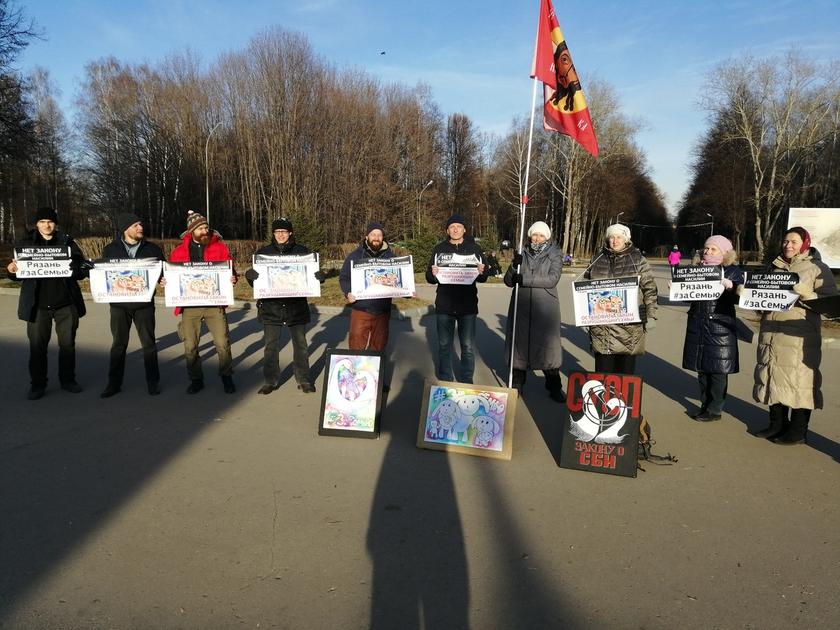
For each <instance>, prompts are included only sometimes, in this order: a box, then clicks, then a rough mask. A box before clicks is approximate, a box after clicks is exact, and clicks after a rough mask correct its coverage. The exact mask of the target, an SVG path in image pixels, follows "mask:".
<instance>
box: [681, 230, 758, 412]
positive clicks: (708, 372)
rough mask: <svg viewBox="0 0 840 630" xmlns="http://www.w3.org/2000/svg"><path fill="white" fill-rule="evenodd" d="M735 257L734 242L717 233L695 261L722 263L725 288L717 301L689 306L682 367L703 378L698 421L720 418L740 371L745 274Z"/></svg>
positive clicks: (707, 263)
mask: <svg viewBox="0 0 840 630" xmlns="http://www.w3.org/2000/svg"><path fill="white" fill-rule="evenodd" d="M736 260H737V254H736V253H735V250H734V249H733V247H732V242H731V241H730V240H729V239H728V238H726V237H725V236H720V235H719V234H715V235H714V236H710V237H709V238H708V239H706V243H705V244H704V245H703V255H702V257H701V258H699V259H697V260H695V261H694V264H695V265H696V264H701V265H711V266H715V265H721V266H722V267H723V280H722V282H723V289H724V290H723V294H722V295H721V296H720V297H719V298H717V299H716V300H700V301H697V302H692V303H691V306H690V307H689V309H688V320H687V321H686V326H685V344H684V345H683V360H682V366H683V368H685V369H686V370H693V371H694V372H697V379H698V380H699V381H700V412H699V413H697V414H696V415H694V416H692V417H693V418H694V419H695V420H697V421H698V422H713V421H715V420H720V415H721V412H722V411H723V405H724V402H725V401H726V390H727V387H728V384H729V383H728V381H729V378H728V375H729V374H735V373H737V372H738V336H737V334H736V328H735V322H736V319H735V304H736V303H737V302H738V294H737V293H736V291H737V288H738V286H739V285H743V284H744V274H743V272H742V271H741V269H740V267H738V265H736V264H735V262H736Z"/></svg>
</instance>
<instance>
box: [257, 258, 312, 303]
mask: <svg viewBox="0 0 840 630" xmlns="http://www.w3.org/2000/svg"><path fill="white" fill-rule="evenodd" d="M253 267H254V271H256V272H257V273H258V274H260V275H259V277H258V278H257V279H256V280H254V299H256V300H262V299H265V298H288V297H319V296H320V295H321V283H320V282H318V279H317V278H316V277H315V274H316V273H317V271H318V254H314V253H313V254H302V255H291V256H268V255H264V254H257V255H256V256H254V261H253Z"/></svg>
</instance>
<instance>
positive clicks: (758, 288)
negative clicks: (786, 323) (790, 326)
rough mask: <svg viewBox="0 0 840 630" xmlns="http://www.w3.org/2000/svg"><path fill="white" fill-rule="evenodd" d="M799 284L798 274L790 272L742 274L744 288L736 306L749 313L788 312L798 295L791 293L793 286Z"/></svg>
mask: <svg viewBox="0 0 840 630" xmlns="http://www.w3.org/2000/svg"><path fill="white" fill-rule="evenodd" d="M797 282H799V274H797V273H793V272H790V271H783V272H778V273H764V272H761V273H756V272H751V271H747V272H745V273H744V288H743V289H742V291H741V301H740V303H739V304H738V306H740V307H741V308H743V309H747V310H751V311H789V310H790V308H791V307H792V306H793V304H794V302H796V300H798V299H799V295H797V294H796V293H794V292H793V285H794V284H796V283H797Z"/></svg>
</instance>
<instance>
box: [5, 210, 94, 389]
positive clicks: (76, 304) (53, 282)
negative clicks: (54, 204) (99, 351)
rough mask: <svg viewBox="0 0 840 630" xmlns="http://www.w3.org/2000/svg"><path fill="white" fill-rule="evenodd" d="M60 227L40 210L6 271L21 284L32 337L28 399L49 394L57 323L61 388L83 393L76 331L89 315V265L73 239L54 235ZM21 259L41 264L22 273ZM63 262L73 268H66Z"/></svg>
mask: <svg viewBox="0 0 840 630" xmlns="http://www.w3.org/2000/svg"><path fill="white" fill-rule="evenodd" d="M56 223H58V215H57V214H56V212H55V210H53V209H52V208H38V210H37V212H36V214H35V229H34V230H33V231H32V232H31V233H30V235H29V237H28V238H27V239H26V240H24V241H22V242H21V243H19V244H18V246H17V247H15V259H14V260H12V262H10V263H9V265H8V266H7V267H6V270H7V271H8V272H9V278H10V279H11V280H18V281H20V282H21V288H20V299H19V301H18V318H19V319H22V320H23V321H25V322H26V334H27V336H28V337H29V377H30V379H31V381H32V382H31V388H30V390H29V400H38V399H39V398H41V397H43V395H44V393H45V391H46V389H47V349H48V346H49V342H50V336H51V335H52V326H53V322H55V333H56V336H57V337H58V379H59V381H60V383H61V389H63V390H65V391H68V392H72V393H74V394H77V393H79V392H80V391H82V388H81V386H79V384H78V383H77V382H76V330H77V329H78V327H79V318H80V317H83V316H84V314H85V302H84V300H83V299H82V292H81V290H80V289H79V284H78V280H81V279H82V278H84V277H86V276H87V265H86V264H85V260H84V256H83V255H82V250H81V249H79V246H78V245H77V244H76V242H75V241H74V240H73V239H72V238H71V237H70V236H68V235H67V234H62V233H61V232H58V231H56ZM41 254H43V255H41ZM23 258H28V259H30V260H32V261H35V260H38V261H39V262H40V263H41V264H39V265H35V264H29V265H26V269H25V270H24V263H23V262H21V266H20V267H19V266H18V261H19V260H20V261H22V259H23ZM48 258H55V259H56V260H54V261H50V260H47V259H48ZM59 259H65V260H66V259H69V261H70V263H69V265H65V264H64V262H63V261H62V260H59ZM30 267H31V268H30ZM18 274H19V275H18Z"/></svg>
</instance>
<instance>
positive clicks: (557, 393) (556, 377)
mask: <svg viewBox="0 0 840 630" xmlns="http://www.w3.org/2000/svg"><path fill="white" fill-rule="evenodd" d="M543 372H544V373H545V388H546V389H547V390H548V394H549V396H551V400H553V401H555V402H559V403H564V402H566V394H565V393H564V392H563V381H562V380H561V378H560V370H543Z"/></svg>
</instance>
